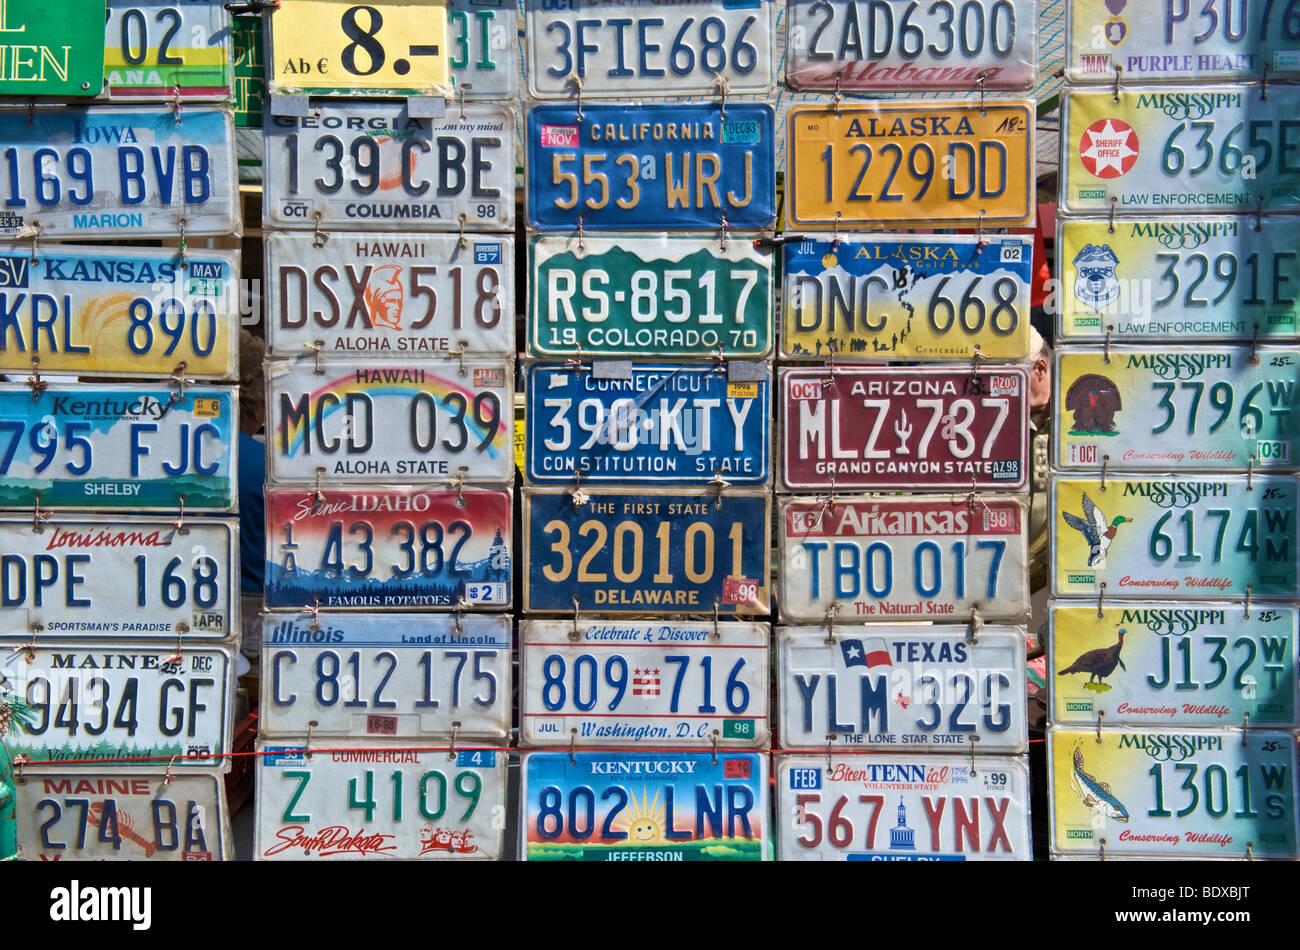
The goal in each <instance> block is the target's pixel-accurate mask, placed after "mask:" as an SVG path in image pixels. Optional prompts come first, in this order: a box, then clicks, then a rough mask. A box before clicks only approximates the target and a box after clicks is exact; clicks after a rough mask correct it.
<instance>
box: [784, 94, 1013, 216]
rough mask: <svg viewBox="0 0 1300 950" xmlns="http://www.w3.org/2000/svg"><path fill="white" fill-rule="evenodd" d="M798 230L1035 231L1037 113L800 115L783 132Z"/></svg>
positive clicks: (878, 107) (809, 109) (900, 109)
mask: <svg viewBox="0 0 1300 950" xmlns="http://www.w3.org/2000/svg"><path fill="white" fill-rule="evenodd" d="M786 129H787V131H786V135H787V149H788V162H789V169H790V170H789V173H788V176H787V182H789V185H788V186H787V187H788V191H787V200H788V201H789V220H790V226H791V227H792V228H822V229H830V228H832V227H841V228H843V227H851V226H854V225H865V226H868V227H873V228H876V227H880V226H881V225H888V224H925V223H928V224H934V225H937V226H941V227H942V226H948V227H952V226H958V227H970V226H971V225H972V224H974V223H975V222H977V221H983V222H984V224H985V225H990V224H996V225H1012V226H1015V225H1019V226H1028V225H1030V224H1032V223H1033V221H1034V215H1035V211H1036V208H1035V205H1034V174H1033V172H1034V144H1033V142H1034V131H1033V130H1034V106H1033V103H1032V102H1019V101H1015V102H1005V101H999V102H998V103H997V104H996V105H995V104H993V103H991V102H990V103H986V104H985V106H984V108H983V109H981V108H980V107H979V106H978V105H974V104H971V105H967V104H964V103H962V104H958V103H934V104H927V105H920V106H917V105H909V104H907V103H901V102H873V103H870V104H854V105H841V106H839V107H838V108H836V109H831V108H830V107H829V106H828V105H825V106H824V105H816V106H796V107H794V108H792V109H791V110H790V114H789V120H788V122H787V125H786Z"/></svg>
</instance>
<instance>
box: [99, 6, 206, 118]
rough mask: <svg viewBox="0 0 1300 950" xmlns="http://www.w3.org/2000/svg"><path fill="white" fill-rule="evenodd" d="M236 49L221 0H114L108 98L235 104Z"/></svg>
mask: <svg viewBox="0 0 1300 950" xmlns="http://www.w3.org/2000/svg"><path fill="white" fill-rule="evenodd" d="M230 48H231V43H230V14H229V13H227V12H226V9H225V7H224V6H223V5H222V4H221V3H219V2H216V0H109V3H108V25H107V27H106V28H105V30H104V83H105V85H106V87H107V92H108V97H109V98H110V99H112V100H115V101H118V100H124V101H132V100H135V101H146V100H154V101H162V100H167V101H173V100H175V99H177V98H180V99H186V100H202V99H211V100H216V101H219V102H229V101H230V96H231V66H230Z"/></svg>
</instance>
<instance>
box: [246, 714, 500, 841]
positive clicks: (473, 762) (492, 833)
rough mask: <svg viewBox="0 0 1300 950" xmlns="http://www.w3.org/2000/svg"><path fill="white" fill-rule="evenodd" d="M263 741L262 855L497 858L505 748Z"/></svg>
mask: <svg viewBox="0 0 1300 950" xmlns="http://www.w3.org/2000/svg"><path fill="white" fill-rule="evenodd" d="M257 748H258V752H259V753H260V754H259V756H258V760H257V842H256V858H257V860H259V861H268V860H281V861H286V860H288V861H303V860H309V859H310V860H317V859H333V860H335V861H348V860H362V859H374V858H405V859H416V860H421V861H440V860H441V861H465V860H470V861H497V860H500V859H501V855H502V851H503V839H504V837H505V827H506V757H507V754H508V753H507V751H506V750H505V749H457V750H456V751H455V752H454V753H448V752H447V751H445V750H442V749H439V750H431V749H426V750H423V751H409V750H401V749H399V748H396V747H395V748H392V749H386V748H384V747H382V746H376V744H375V742H374V740H373V739H370V740H361V741H360V742H357V741H353V742H350V743H349V742H342V741H340V740H337V739H336V740H334V741H332V742H331V741H326V742H321V743H316V742H313V743H312V744H311V748H310V754H309V753H308V751H307V748H306V747H305V746H302V745H292V746H283V745H276V744H273V743H267V742H259V743H258V744H257Z"/></svg>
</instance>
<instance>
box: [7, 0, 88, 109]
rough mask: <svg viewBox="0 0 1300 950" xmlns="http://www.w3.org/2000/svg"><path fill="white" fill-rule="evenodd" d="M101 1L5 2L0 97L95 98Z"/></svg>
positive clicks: (21, 0) (31, 0)
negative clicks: (6, 41) (7, 42)
mask: <svg viewBox="0 0 1300 950" xmlns="http://www.w3.org/2000/svg"><path fill="white" fill-rule="evenodd" d="M103 16H104V0H67V2H65V3H57V4H49V3H43V2H40V0H6V3H5V10H4V15H3V17H0V30H3V31H4V32H5V33H7V34H10V37H9V38H10V39H12V41H13V45H8V46H6V47H5V54H4V55H5V61H4V64H3V69H0V96H22V97H24V98H30V97H32V96H59V97H74V98H75V97H79V96H97V95H99V93H100V89H101V83H102V82H103V78H104V33H103V30H102V29H100V24H99V21H100V18H102V17H103ZM10 101H13V100H10Z"/></svg>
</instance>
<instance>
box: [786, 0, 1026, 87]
mask: <svg viewBox="0 0 1300 950" xmlns="http://www.w3.org/2000/svg"><path fill="white" fill-rule="evenodd" d="M789 30H790V32H789V41H788V44H787V45H788V50H789V51H788V53H787V54H786V55H787V56H788V59H787V60H786V66H785V74H786V78H787V79H788V80H789V82H790V85H791V86H792V87H793V88H795V89H808V90H832V89H836V90H838V89H872V90H880V91H883V92H906V93H911V92H914V91H916V90H918V89H944V90H951V91H953V92H963V93H964V92H969V91H970V90H972V89H975V88H977V87H978V86H979V84H980V80H981V79H982V80H983V84H984V88H986V89H1030V88H1032V87H1033V85H1034V78H1035V75H1036V73H1037V66H1038V47H1037V32H1038V23H1037V9H1036V5H1035V4H1034V3H1032V2H1026V0H1019V2H1013V0H976V2H973V3H972V2H963V3H960V4H959V3H956V2H949V0H940V2H937V3H929V2H923V0H885V2H883V3H882V2H880V0H850V2H847V3H831V2H828V0H791V3H790V19H789Z"/></svg>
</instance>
